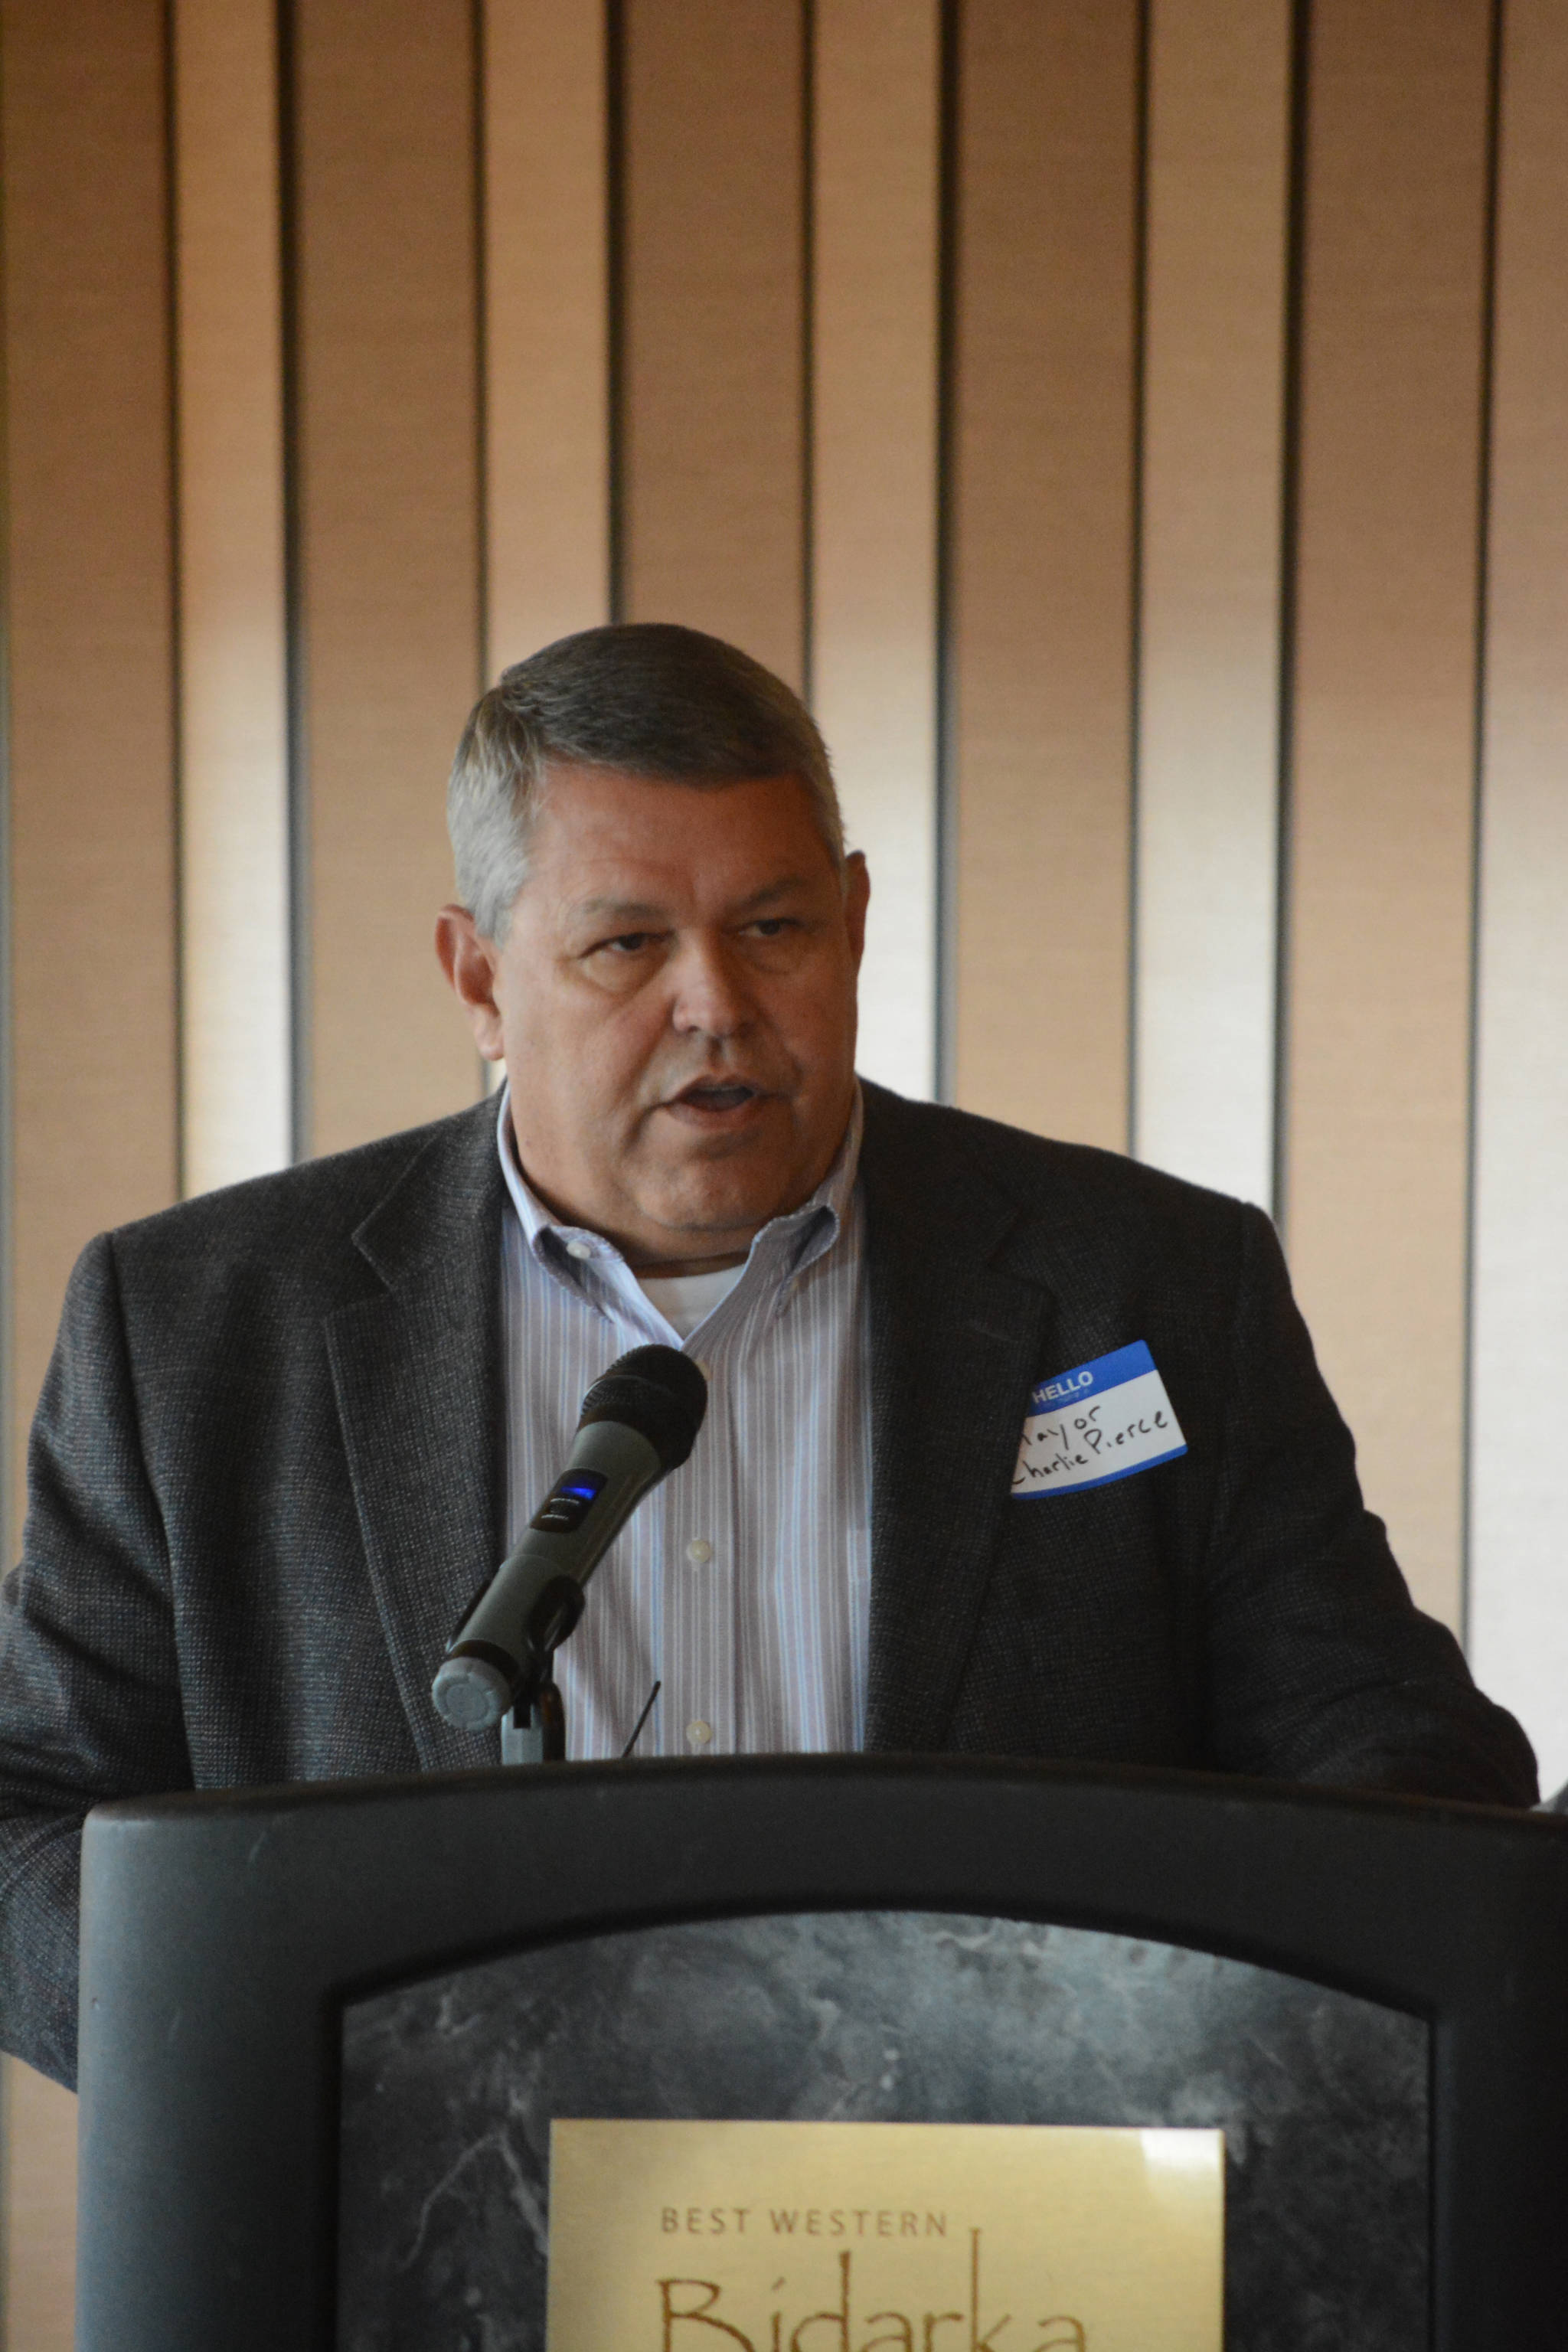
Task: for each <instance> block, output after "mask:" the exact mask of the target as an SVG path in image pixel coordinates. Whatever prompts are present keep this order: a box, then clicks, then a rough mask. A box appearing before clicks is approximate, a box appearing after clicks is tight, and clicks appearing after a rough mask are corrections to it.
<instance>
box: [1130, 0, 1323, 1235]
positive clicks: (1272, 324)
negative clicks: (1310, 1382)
mask: <svg viewBox="0 0 1568 2352" xmlns="http://www.w3.org/2000/svg"><path fill="white" fill-rule="evenodd" d="M1290 33H1291V27H1290V8H1289V0H1266V5H1259V0H1156V5H1155V6H1154V8H1153V11H1152V43H1151V56H1150V125H1149V167H1148V206H1149V233H1148V234H1149V242H1148V260H1147V288H1148V292H1147V300H1146V304H1145V313H1144V316H1145V331H1144V362H1143V387H1144V389H1143V464H1142V625H1141V629H1140V685H1139V698H1138V708H1139V756H1138V814H1137V833H1138V845H1137V875H1138V885H1137V915H1136V920H1137V938H1136V944H1135V951H1134V957H1133V970H1134V975H1135V982H1134V985H1135V998H1136V1003H1135V1013H1134V1019H1135V1050H1134V1061H1133V1067H1134V1074H1135V1099H1134V1119H1133V1129H1134V1144H1135V1148H1136V1150H1137V1151H1138V1154H1139V1157H1140V1158H1141V1159H1144V1160H1152V1161H1153V1162H1155V1164H1156V1165H1158V1166H1160V1167H1162V1168H1168V1169H1170V1170H1172V1171H1173V1173H1175V1174H1177V1175H1180V1176H1186V1177H1190V1178H1192V1179H1193V1180H1194V1181H1196V1182H1198V1183H1202V1184H1212V1185H1214V1186H1215V1187H1216V1188H1217V1189H1218V1190H1220V1191H1222V1192H1237V1193H1240V1194H1242V1195H1243V1196H1244V1197H1245V1198H1247V1199H1248V1200H1253V1201H1259V1202H1265V1203H1267V1202H1268V1201H1269V1199H1270V1198H1271V1195H1272V1192H1273V1162H1274V1035H1275V987H1274V966H1275V902H1276V887H1277V879H1278V872H1277V868H1278V844H1277V827H1276V812H1277V805H1278V797H1279V586H1280V577H1279V563H1280V520H1281V516H1280V508H1281V498H1280V492H1281V460H1282V438H1283V413H1284V353H1285V255H1286V229H1287V221H1286V214H1287V200H1288V182H1289V135H1290V134H1289V113H1290V91H1289V84H1290Z"/></svg>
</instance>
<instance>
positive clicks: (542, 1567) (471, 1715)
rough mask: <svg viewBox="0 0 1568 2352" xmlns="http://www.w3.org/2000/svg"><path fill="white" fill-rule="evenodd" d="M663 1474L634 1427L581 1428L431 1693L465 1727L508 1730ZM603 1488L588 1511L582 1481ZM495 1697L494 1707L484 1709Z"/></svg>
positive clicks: (450, 1647) (456, 1639)
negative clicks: (509, 1716) (484, 1697)
mask: <svg viewBox="0 0 1568 2352" xmlns="http://www.w3.org/2000/svg"><path fill="white" fill-rule="evenodd" d="M663 1475H664V1465H663V1463H662V1461H661V1460H660V1459H659V1456H658V1454H657V1453H656V1452H655V1450H654V1448H653V1446H652V1445H651V1444H649V1442H648V1440H647V1438H646V1437H644V1436H642V1435H641V1434H640V1433H639V1432H637V1430H635V1429H632V1428H629V1427H628V1426H627V1425H626V1423H625V1422H619V1421H595V1422H590V1423H588V1424H587V1426H586V1427H585V1428H582V1429H579V1430H578V1432H577V1434H576V1436H575V1437H574V1440H573V1443H572V1451H571V1453H570V1454H568V1456H567V1460H566V1468H565V1471H564V1473H563V1475H562V1476H561V1477H560V1478H558V1479H557V1480H556V1482H555V1485H554V1486H552V1489H551V1491H550V1493H549V1495H548V1496H546V1497H545V1500H544V1502H543V1504H542V1506H541V1507H540V1508H539V1510H538V1511H536V1512H535V1514H534V1517H533V1519H532V1521H531V1524H530V1525H529V1526H528V1527H527V1528H524V1530H523V1533H522V1536H521V1539H520V1540H519V1542H518V1543H517V1544H516V1545H515V1546H514V1547H513V1549H511V1551H510V1552H509V1553H508V1555H507V1557H506V1559H504V1560H503V1561H502V1562H501V1564H500V1568H498V1569H497V1570H496V1572H495V1574H494V1576H492V1577H491V1578H490V1580H489V1583H488V1584H487V1585H486V1587H485V1589H484V1591H482V1592H481V1593H480V1595H479V1600H478V1601H476V1602H475V1604H474V1606H473V1607H472V1608H471V1609H470V1610H469V1612H468V1615H467V1616H466V1617H465V1618H464V1620H463V1622H462V1623H461V1625H460V1626H459V1627H458V1631H457V1633H455V1634H454V1635H453V1637H452V1639H451V1641H450V1642H449V1643H447V1655H446V1658H445V1660H444V1662H443V1664H442V1665H441V1668H440V1671H439V1672H438V1673H437V1676H436V1680H435V1683H434V1685H432V1689H431V1696H432V1697H433V1698H434V1699H435V1702H436V1705H437V1708H438V1709H439V1711H440V1713H441V1714H442V1715H444V1716H446V1717H447V1719H448V1721H457V1722H460V1723H461V1724H462V1725H463V1726H464V1727H465V1728H468V1729H471V1730H476V1731H478V1730H484V1729H487V1728H489V1726H490V1725H492V1724H495V1723H499V1722H500V1718H501V1717H502V1715H503V1714H504V1713H505V1711H506V1709H507V1707H508V1706H510V1703H511V1698H512V1694H513V1692H514V1691H515V1690H516V1688H517V1686H518V1685H519V1684H520V1683H521V1682H523V1681H524V1680H525V1679H526V1678H528V1677H530V1676H531V1675H536V1674H537V1673H538V1672H539V1671H540V1670H541V1669H542V1664H543V1662H544V1660H545V1659H547V1658H548V1656H549V1654H550V1653H551V1651H552V1650H553V1649H554V1648H555V1647H556V1646H557V1644H558V1643H561V1642H563V1641H564V1640H565V1638H566V1636H567V1634H568V1633H571V1631H572V1629H573V1627H574V1625H575V1624H576V1622H577V1620H578V1618H579V1617H580V1616H581V1615H582V1613H583V1591H584V1586H585V1585H586V1584H587V1581H588V1579H589V1578H590V1576H592V1574H593V1573H594V1570H595V1568H597V1566H598V1564H599V1562H600V1560H601V1559H603V1558H604V1556H605V1552H606V1551H608V1549H609V1548H610V1546H611V1545H612V1544H613V1543H614V1541H615V1539H616V1537H617V1536H618V1535H619V1533H620V1531H621V1529H622V1528H624V1527H625V1525H626V1521H627V1519H628V1518H629V1517H631V1515H632V1513H633V1511H634V1510H636V1508H637V1505H638V1503H640V1502H641V1500H642V1498H643V1496H645V1495H646V1494H647V1491H648V1489H649V1487H650V1486H657V1485H658V1481H659V1480H660V1478H662V1477H663ZM574 1481H575V1482H576V1483H577V1484H579V1485H583V1486H585V1485H589V1484H591V1483H593V1484H596V1485H597V1492H596V1493H595V1494H594V1495H593V1496H592V1499H591V1500H589V1501H588V1502H587V1503H586V1505H585V1506H584V1503H583V1501H582V1498H581V1497H580V1496H574V1495H572V1494H571V1493H570V1492H569V1489H570V1488H571V1487H572V1486H573V1484H574ZM484 1689H488V1690H489V1693H490V1696H491V1699H492V1705H491V1706H483V1707H482V1708H481V1706H480V1705H479V1700H480V1695H481V1691H482V1690H484Z"/></svg>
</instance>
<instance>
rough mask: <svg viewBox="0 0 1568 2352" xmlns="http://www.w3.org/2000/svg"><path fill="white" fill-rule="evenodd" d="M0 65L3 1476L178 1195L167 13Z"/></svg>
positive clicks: (53, 2285) (29, 2244)
mask: <svg viewBox="0 0 1568 2352" xmlns="http://www.w3.org/2000/svg"><path fill="white" fill-rule="evenodd" d="M0 40H3V43H4V145H5V165H6V177H7V186H6V203H5V296H6V320H5V347H6V348H5V369H6V376H7V386H6V405H7V416H6V433H7V442H8V449H7V457H8V462H9V474H10V480H9V509H10V513H9V524H10V531H9V550H8V554H9V573H8V582H7V598H8V604H9V620H10V664H9V666H10V697H11V714H10V715H11V732H10V758H11V820H10V821H11V855H12V887H13V891H14V901H13V917H12V930H11V956H12V977H13V987H14V999H13V1004H14V1011H13V1020H14V1027H13V1035H12V1050H13V1056H14V1064H13V1067H14V1087H15V1091H14V1097H13V1109H14V1117H15V1125H16V1141H15V1162H14V1171H13V1175H14V1225H13V1233H12V1237H11V1240H12V1246H11V1258H12V1265H13V1268H14V1276H15V1285H14V1292H13V1300H14V1316H15V1322H14V1328H13V1331H12V1335H11V1340H12V1347H13V1350H14V1353H13V1366H14V1381H13V1394H14V1397H15V1401H16V1429H15V1430H14V1431H13V1432H12V1433H10V1437H9V1442H10V1444H11V1445H12V1447H13V1453H14V1458H15V1459H16V1460H17V1461H18V1463H19V1458H20V1446H21V1440H22V1438H23V1436H24V1434H25V1431H26V1423H27V1421H28V1419H29V1418H30V1416H31V1412H32V1406H33V1402H34V1399H35V1397H36V1395H37V1388H38V1383H39V1381H40V1380H41V1378H42V1375H43V1370H44V1365H45V1362H46V1360H47V1353H48V1349H49V1347H50V1344H51V1342H52V1339H53V1336H54V1328H55V1322H56V1318H57V1317H58V1311H59V1303H60V1297H61V1293H62V1291H63V1289H64V1287H65V1281H66V1276H67V1275H68V1271H69V1268H70V1265H71V1261H72V1260H73V1258H74V1257H75V1255H76V1254H77V1252H78V1250H79V1248H80V1247H81V1245H82V1244H83V1243H84V1242H85V1241H86V1240H87V1239H88V1237H89V1235H90V1234H92V1233H93V1232H94V1231H96V1230H97V1229H98V1228H100V1227H101V1226H104V1225H108V1224H113V1223H119V1222H120V1221H121V1220H123V1219H124V1218H127V1217H132V1216H137V1215H140V1214H142V1213H145V1212H146V1211H149V1210H152V1209H156V1208H161V1207H163V1205H164V1204H165V1203H166V1202H169V1201H170V1200H172V1199H173V1198H174V1191H175V1184H176V1137H177V1118H176V1106H175V1017H174V671H173V646H172V625H171V614H172V595H173V581H172V546H171V533H170V520H169V467H168V455H169V424H170V406H169V401H170V386H169V369H168V352H167V339H166V319H167V302H168V284H167V271H166V255H167V244H166V240H167V219H168V214H167V179H166V162H167V151H166V139H165V128H166V126H165V117H164V101H163V74H164V59H163V9H162V7H161V6H160V5H155V0H82V5H79V6H74V7H72V8H69V9H61V8H58V7H54V6H50V5H46V0H7V5H5V7H4V9H3V11H0ZM13 1493H14V1495H15V1496H18V1497H19V1494H20V1479H19V1477H18V1478H17V1479H16V1480H15V1481H14V1482H13ZM6 2087H7V2093H8V2102H9V2105H10V2110H11V2113H10V2132H9V2137H10V2146H9V2150H8V2161H7V2167H6V2211H5V2240H6V2245H5V2268H6V2289H7V2300H8V2304H9V2307H10V2320H9V2328H8V2336H9V2352H57V2347H59V2352H63V2347H66V2346H67V2345H68V2343H69V2341H70V2329H71V2316H70V2291H69V2284H70V2243H71V2235H72V2227H73V2224H72V2212H73V2199H74V2179H73V2157H74V2116H75V2104H76V2103H75V2101H74V2100H72V2099H70V2098H68V2096H67V2095H66V2094H64V2093H63V2092H57V2091H56V2090H55V2089H54V2088H53V2086H52V2085H49V2084H44V2083H43V2082H41V2081H40V2080H39V2078H38V2077H37V2076H36V2075H33V2074H29V2073H28V2072H27V2070H26V2069H25V2068H22V2067H19V2066H17V2065H16V2064H15V2063H11V2064H10V2065H9V2070H8V2079H7V2086H6Z"/></svg>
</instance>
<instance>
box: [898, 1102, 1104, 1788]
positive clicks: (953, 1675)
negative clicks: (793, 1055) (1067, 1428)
mask: <svg viewBox="0 0 1568 2352" xmlns="http://www.w3.org/2000/svg"><path fill="white" fill-rule="evenodd" d="M865 1095H866V1142H865V1148H864V1150H863V1151H862V1155H861V1163H860V1164H861V1171H862V1175H863V1178H864V1181H865V1187H866V1211H867V1216H866V1223H867V1243H868V1275H869V1282H870V1326H871V1427H872V1438H871V1638H870V1662H869V1676H868V1680H869V1692H868V1722H867V1745H868V1747H871V1748H905V1749H910V1748H937V1747H940V1746H942V1743H943V1736H944V1733H945V1730H946V1727H947V1723H948V1719H949V1717H950V1715H951V1712H952V1705H953V1701H954V1698H955V1696H956V1695H957V1691H958V1687H959V1684H960V1681H961V1679H962V1676H963V1668H964V1664H965V1661H966V1658H967V1655H968V1652H969V1647H970V1643H971V1642H972V1640H973V1633H974V1629H975V1625H976V1622H977V1620H978V1618H979V1615H980V1611H981V1608H982V1605H983V1603H984V1598H985V1591H986V1585H987V1582H988V1580H989V1578H990V1574H991V1567H992V1560H993V1556H994V1551H995V1549H996V1546H997V1543H998V1539H999V1538H1000V1536H1001V1533H1002V1527H1003V1517H1004V1514H1005V1512H1006V1511H1007V1510H1008V1509H1009V1508H1012V1507H1014V1506H1013V1505H1012V1502H1011V1494H1012V1482H1013V1472H1014V1469H1015V1467H1016V1461H1017V1453H1018V1441H1019V1437H1020V1435H1021V1433H1022V1430H1023V1423H1024V1417H1025V1413H1026V1409H1027V1402H1028V1396H1029V1391H1030V1389H1031V1388H1032V1387H1033V1386H1034V1384H1035V1382H1036V1381H1037V1380H1039V1379H1040V1378H1041V1377H1042V1375H1044V1374H1047V1373H1049V1372H1053V1371H1058V1370H1065V1369H1067V1366H1068V1360H1069V1357H1070V1351H1071V1350H1072V1349H1074V1348H1077V1347H1081V1350H1082V1353H1083V1354H1084V1355H1085V1356H1086V1357H1087V1356H1089V1355H1092V1354H1093V1353H1095V1352H1096V1351H1097V1349H1104V1348H1109V1347H1113V1346H1115V1345H1117V1344H1119V1340H1120V1339H1121V1338H1123V1337H1125V1336H1126V1335H1125V1334H1124V1333H1121V1331H1120V1327H1119V1326H1118V1325H1117V1324H1116V1322H1115V1318H1111V1319H1110V1320H1106V1319H1105V1318H1104V1317H1103V1316H1102V1314H1101V1313H1100V1302H1099V1291H1100V1284H1099V1283H1098V1280H1097V1270H1098V1267H1099V1261H1100V1255H1101V1244H1100V1243H1099V1242H1098V1241H1097V1237H1096V1234H1095V1233H1094V1232H1093V1230H1092V1229H1091V1228H1090V1227H1089V1225H1088V1224H1087V1223H1086V1222H1085V1220H1084V1216H1083V1214H1082V1211H1081V1207H1080V1205H1079V1203H1078V1202H1077V1201H1076V1200H1075V1199H1074V1198H1073V1197H1072V1196H1071V1194H1070V1191H1069V1190H1068V1188H1064V1190H1063V1195H1062V1197H1061V1198H1060V1200H1059V1201H1058V1203H1057V1204H1056V1206H1055V1208H1054V1209H1053V1211H1052V1212H1051V1213H1050V1214H1048V1215H1047V1214H1043V1213H1042V1210H1041V1203H1040V1202H1039V1199H1038V1197H1037V1195H1038V1191H1039V1179H1038V1171H1035V1172H1034V1181H1033V1183H1032V1186H1031V1195H1030V1198H1029V1199H1028V1201H1027V1203H1025V1202H1022V1201H1020V1200H1019V1199H1018V1198H1017V1197H1016V1196H1015V1195H1014V1194H1012V1193H1009V1192H1007V1191H1006V1190H1005V1187H1004V1185H1003V1183H1002V1182H1000V1181H994V1179H993V1176H992V1175H991V1173H990V1171H989V1170H988V1169H987V1168H986V1167H984V1166H983V1165H982V1164H981V1162H980V1160H979V1159H978V1157H976V1156H974V1154H973V1153H972V1151H970V1150H966V1149H965V1148H964V1145H963V1139H962V1137H961V1136H959V1135H955V1134H954V1132H953V1131H952V1129H949V1128H947V1127H946V1124H945V1122H943V1123H941V1124H940V1125H939V1123H938V1122H936V1121H933V1120H929V1119H926V1118H921V1115H920V1114H919V1113H918V1112H915V1111H912V1110H906V1108H904V1107H903V1106H902V1105H900V1103H899V1101H898V1099H897V1098H896V1097H889V1096H887V1095H884V1094H882V1093H881V1092H880V1090H879V1088H877V1087H866V1088H865ZM982 1132H983V1130H982ZM1069 1305H1070V1310H1071V1311H1070V1312H1069V1311H1068V1309H1069ZM1065 1326H1070V1328H1064V1327H1065ZM1102 1326H1103V1328H1101V1327H1102ZM1064 1348H1066V1349H1068V1351H1069V1354H1068V1356H1064V1355H1063V1353H1062V1350H1063V1349H1064ZM1057 1536H1058V1528H1057V1525H1056V1522H1055V1521H1054V1520H1049V1519H1046V1520H1042V1521H1040V1522H1039V1524H1038V1528H1037V1540H1038V1541H1039V1542H1040V1543H1041V1544H1042V1545H1044V1546H1045V1547H1047V1548H1048V1547H1049V1546H1050V1545H1051V1544H1052V1543H1053V1542H1054V1541H1055V1540H1056V1539H1057ZM1060 1539H1061V1541H1062V1542H1063V1543H1064V1545H1069V1546H1070V1545H1071V1544H1072V1535H1071V1527H1070V1522H1069V1519H1068V1518H1064V1519H1063V1520H1062V1523H1061V1530H1060ZM1072 1564H1073V1563H1072V1561H1071V1559H1064V1566H1065V1567H1068V1568H1070V1567H1071V1566H1072Z"/></svg>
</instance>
